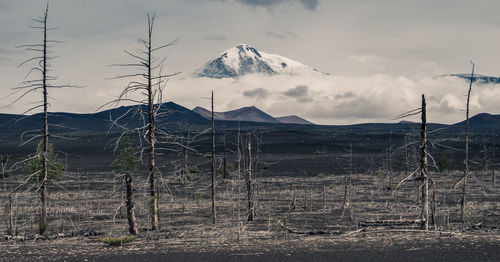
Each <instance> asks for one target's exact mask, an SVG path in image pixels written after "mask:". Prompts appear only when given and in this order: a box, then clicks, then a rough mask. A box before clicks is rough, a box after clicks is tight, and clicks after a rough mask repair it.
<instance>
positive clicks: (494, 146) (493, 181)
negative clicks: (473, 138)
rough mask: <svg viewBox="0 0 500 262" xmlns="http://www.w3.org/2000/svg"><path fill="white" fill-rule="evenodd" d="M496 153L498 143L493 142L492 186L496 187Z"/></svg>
mask: <svg viewBox="0 0 500 262" xmlns="http://www.w3.org/2000/svg"><path fill="white" fill-rule="evenodd" d="M495 151H496V142H493V146H492V150H491V158H492V159H493V163H491V185H492V186H493V187H495V167H496V163H495Z"/></svg>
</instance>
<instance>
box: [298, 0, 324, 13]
mask: <svg viewBox="0 0 500 262" xmlns="http://www.w3.org/2000/svg"><path fill="white" fill-rule="evenodd" d="M300 2H301V3H302V5H303V6H304V7H305V8H307V9H310V10H313V11H316V8H317V7H318V4H319V0H300Z"/></svg>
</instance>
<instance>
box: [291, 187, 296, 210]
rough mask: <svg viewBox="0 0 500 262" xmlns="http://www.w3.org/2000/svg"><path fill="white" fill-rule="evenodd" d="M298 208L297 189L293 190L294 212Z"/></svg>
mask: <svg viewBox="0 0 500 262" xmlns="http://www.w3.org/2000/svg"><path fill="white" fill-rule="evenodd" d="M296 208H297V191H296V190H295V188H294V189H293V198H292V210H295V209H296Z"/></svg>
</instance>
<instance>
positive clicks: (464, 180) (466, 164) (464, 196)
mask: <svg viewBox="0 0 500 262" xmlns="http://www.w3.org/2000/svg"><path fill="white" fill-rule="evenodd" d="M471 64H472V73H471V75H470V84H469V90H468V91H467V107H466V113H465V160H464V176H463V178H462V200H461V203H462V207H461V217H462V222H465V213H466V205H467V179H468V178H469V102H470V93H471V90H472V82H474V67H475V65H474V63H472V62H471Z"/></svg>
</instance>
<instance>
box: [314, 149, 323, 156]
mask: <svg viewBox="0 0 500 262" xmlns="http://www.w3.org/2000/svg"><path fill="white" fill-rule="evenodd" d="M324 153H325V151H321V150H316V151H314V154H317V155H321V154H324Z"/></svg>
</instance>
